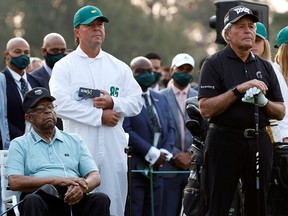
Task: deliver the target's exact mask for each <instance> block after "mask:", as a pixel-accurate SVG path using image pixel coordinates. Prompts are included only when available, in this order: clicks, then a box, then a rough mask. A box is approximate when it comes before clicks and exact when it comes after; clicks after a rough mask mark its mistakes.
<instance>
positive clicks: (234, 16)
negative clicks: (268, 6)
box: [224, 5, 259, 26]
mask: <svg viewBox="0 0 288 216" xmlns="http://www.w3.org/2000/svg"><path fill="white" fill-rule="evenodd" d="M244 16H250V17H251V18H252V20H253V21H254V22H259V20H258V17H257V16H255V15H254V14H253V12H252V11H251V10H250V9H249V8H247V7H244V6H242V5H238V6H236V7H233V8H231V9H229V11H228V12H227V13H226V15H225V16H224V26H226V25H227V24H228V23H235V22H237V21H238V20H239V19H241V18H242V17H244Z"/></svg>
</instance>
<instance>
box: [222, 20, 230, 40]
mask: <svg viewBox="0 0 288 216" xmlns="http://www.w3.org/2000/svg"><path fill="white" fill-rule="evenodd" d="M231 26H232V23H227V24H226V26H224V28H223V30H222V33H221V35H222V37H223V39H224V40H225V42H226V43H228V41H227V39H226V37H225V33H226V32H228V31H229V30H230V29H231Z"/></svg>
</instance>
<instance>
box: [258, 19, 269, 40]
mask: <svg viewBox="0 0 288 216" xmlns="http://www.w3.org/2000/svg"><path fill="white" fill-rule="evenodd" d="M256 36H258V37H260V38H262V39H263V40H264V39H266V40H268V35H267V30H266V27H265V25H264V24H263V23H261V22H257V23H256Z"/></svg>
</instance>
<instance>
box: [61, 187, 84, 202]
mask: <svg viewBox="0 0 288 216" xmlns="http://www.w3.org/2000/svg"><path fill="white" fill-rule="evenodd" d="M82 198H83V190H82V188H81V186H80V185H78V186H74V185H71V186H69V187H68V189H67V192H66V193H65V195H64V202H65V203H67V204H68V205H74V204H76V203H78V202H79V201H80V200H81V199H82Z"/></svg>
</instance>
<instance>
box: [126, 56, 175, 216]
mask: <svg viewBox="0 0 288 216" xmlns="http://www.w3.org/2000/svg"><path fill="white" fill-rule="evenodd" d="M130 66H131V69H132V71H133V75H134V77H135V79H136V81H137V82H138V83H139V85H140V86H141V88H142V91H143V94H142V96H143V102H144V107H143V108H142V110H141V112H140V114H138V115H137V116H134V117H126V118H125V120H124V123H123V127H124V130H125V132H126V133H128V134H129V146H131V147H132V161H131V163H132V165H131V169H132V170H147V172H145V173H140V172H139V173H132V180H131V184H132V185H131V187H132V197H129V198H130V199H131V200H130V201H132V202H131V203H132V214H131V215H138V216H148V215H151V212H152V211H154V215H155V216H162V215H163V214H162V212H161V211H162V207H163V206H162V190H163V182H162V178H161V177H160V176H158V175H157V176H155V175H154V179H153V180H154V181H153V191H154V194H153V195H154V203H153V205H154V209H152V206H153V205H152V203H151V199H152V198H151V191H150V173H149V171H148V170H149V169H150V168H151V166H152V167H153V169H154V170H158V168H159V167H161V166H163V164H164V163H165V162H166V161H167V160H170V159H171V157H172V154H171V153H170V151H171V149H172V145H173V144H174V126H173V125H172V119H171V116H169V113H170V110H169V105H168V102H167V100H166V98H165V97H164V96H163V95H160V94H159V93H157V92H155V91H153V90H150V89H148V88H149V87H150V86H151V85H152V84H153V83H154V80H155V78H154V75H153V72H152V63H151V62H150V60H149V59H147V58H145V57H142V56H139V57H136V58H134V59H133V60H132V61H131V64H130ZM145 97H146V98H145ZM127 204H128V202H127ZM126 210H127V208H126ZM126 215H127V211H126Z"/></svg>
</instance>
